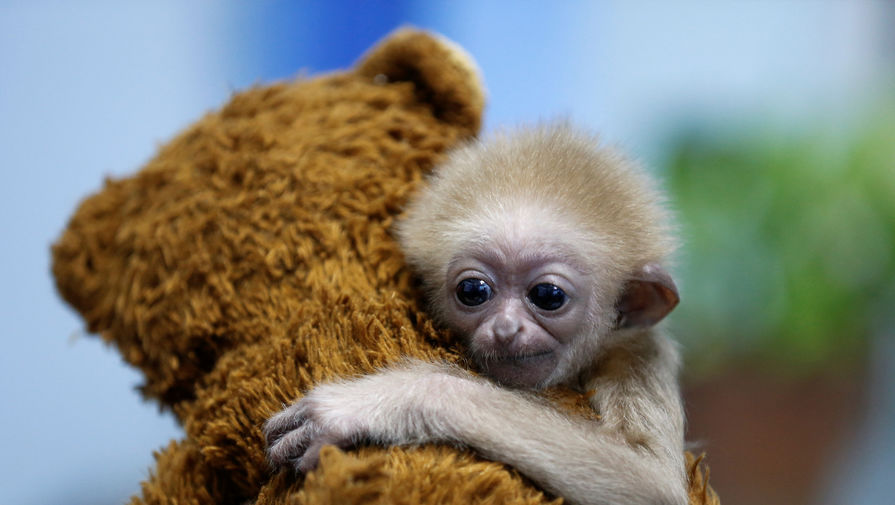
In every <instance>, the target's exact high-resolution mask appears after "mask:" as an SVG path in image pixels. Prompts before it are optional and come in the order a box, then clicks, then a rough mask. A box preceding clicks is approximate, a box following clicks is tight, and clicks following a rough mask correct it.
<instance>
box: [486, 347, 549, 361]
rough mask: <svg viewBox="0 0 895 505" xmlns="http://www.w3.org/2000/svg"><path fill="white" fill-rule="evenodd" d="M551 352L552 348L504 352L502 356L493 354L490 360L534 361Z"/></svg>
mask: <svg viewBox="0 0 895 505" xmlns="http://www.w3.org/2000/svg"><path fill="white" fill-rule="evenodd" d="M551 354H553V351H552V350H546V351H537V352H526V353H519V354H506V355H503V356H493V357H491V360H492V361H499V362H505V363H506V362H526V361H535V360H538V359H541V358H544V357H546V356H549V355H551Z"/></svg>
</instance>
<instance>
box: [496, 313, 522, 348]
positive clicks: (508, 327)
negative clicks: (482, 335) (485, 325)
mask: <svg viewBox="0 0 895 505" xmlns="http://www.w3.org/2000/svg"><path fill="white" fill-rule="evenodd" d="M521 329H522V325H520V324H519V322H518V321H517V320H516V319H515V318H512V317H509V316H506V315H499V316H497V318H496V319H495V320H494V325H493V326H492V327H491V330H492V331H493V332H494V338H496V339H497V341H498V342H501V343H506V342H510V341H511V340H513V338H514V337H515V336H516V334H518V333H519V330H521Z"/></svg>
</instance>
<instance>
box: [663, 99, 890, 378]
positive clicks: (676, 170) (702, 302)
mask: <svg viewBox="0 0 895 505" xmlns="http://www.w3.org/2000/svg"><path fill="white" fill-rule="evenodd" d="M886 110H887V111H889V112H890V113H889V114H880V115H879V117H880V119H879V120H876V121H872V122H871V124H870V125H869V126H865V127H862V128H859V129H853V131H852V132H851V133H850V134H849V135H848V136H847V138H846V137H844V136H843V135H834V134H814V135H811V134H807V135H802V136H799V137H793V136H791V135H789V136H782V135H780V134H779V132H777V133H776V134H775V133H768V132H762V131H761V130H760V129H755V128H753V129H748V131H746V132H744V131H730V130H728V131H727V132H724V131H723V129H722V131H719V130H718V129H714V130H712V131H711V132H710V133H707V130H703V131H702V132H700V131H699V130H697V129H689V130H688V131H686V132H684V133H680V134H678V135H677V136H676V137H675V138H676V140H675V141H674V142H672V144H671V147H670V150H669V151H668V152H669V153H670V154H669V158H668V162H667V166H666V169H667V172H666V174H667V177H668V184H669V188H670V190H671V192H672V198H673V201H674V205H675V207H676V208H677V210H678V214H679V220H680V222H681V227H682V230H681V231H682V235H683V237H684V242H685V245H684V248H683V250H682V252H681V254H680V257H679V265H678V267H679V268H678V274H679V277H680V284H681V291H682V303H681V306H680V308H679V309H678V313H677V314H675V317H674V318H673V322H672V327H673V329H674V332H675V334H676V336H677V337H678V339H679V340H681V341H682V343H683V344H684V346H685V349H686V351H687V356H688V367H690V368H692V369H694V370H696V371H697V373H699V372H703V373H705V372H710V371H711V370H713V369H715V368H717V367H719V366H722V365H725V364H730V362H731V361H735V360H744V359H746V360H755V359H758V360H761V361H762V362H763V363H765V364H767V365H769V366H770V368H771V369H776V370H778V371H781V372H786V373H794V374H802V373H806V372H810V371H816V370H817V369H818V368H819V367H822V368H830V367H834V368H836V367H841V366H842V365H847V364H849V363H854V360H855V359H856V358H859V357H860V356H862V355H863V353H864V352H865V351H866V348H867V341H868V339H869V337H870V336H871V335H872V334H873V333H874V332H879V331H884V330H882V329H881V328H889V329H891V328H892V327H893V326H892V324H893V322H895V305H893V304H895V113H892V112H893V111H895V108H886ZM865 124H867V123H865Z"/></svg>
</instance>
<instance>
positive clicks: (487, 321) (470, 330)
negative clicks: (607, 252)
mask: <svg viewBox="0 0 895 505" xmlns="http://www.w3.org/2000/svg"><path fill="white" fill-rule="evenodd" d="M563 249H564V248H562V247H558V246H552V245H547V244H545V246H544V247H537V248H534V250H532V249H531V248H518V247H512V246H510V245H500V244H493V245H492V246H490V247H487V248H469V249H467V250H465V251H464V252H463V253H461V254H458V255H457V256H456V259H455V260H454V261H452V262H451V263H450V265H449V267H448V272H447V276H446V282H445V286H444V289H445V290H446V292H445V296H444V300H445V307H444V311H443V314H444V318H445V322H446V323H447V324H448V325H450V326H451V327H453V328H454V329H455V330H457V331H458V332H459V333H460V334H462V335H466V336H467V339H468V340H469V344H470V348H471V351H472V357H473V359H474V361H475V362H476V364H477V365H478V367H479V368H480V369H481V370H482V372H484V373H485V374H487V375H488V376H490V377H491V378H493V379H495V380H496V381H498V382H500V383H502V384H505V385H509V386H513V387H520V388H538V387H544V386H549V385H552V384H555V383H557V382H559V381H560V380H562V379H563V377H558V376H557V375H558V374H557V373H556V371H557V370H564V369H566V368H568V367H567V366H564V365H565V364H566V363H567V362H568V360H569V354H570V353H571V351H572V344H573V343H574V342H576V341H577V340H579V339H578V338H576V337H578V336H579V335H581V334H582V333H586V332H588V330H589V329H591V327H592V324H591V322H590V321H591V318H590V317H589V315H590V314H591V313H593V309H594V307H593V305H594V303H593V287H592V283H591V282H588V276H587V275H586V273H585V272H584V270H583V269H582V268H579V267H577V266H576V265H574V261H573V260H572V259H570V258H569V257H568V256H566V255H563V254H561V253H560V251H562V250H563ZM520 251H523V252H520Z"/></svg>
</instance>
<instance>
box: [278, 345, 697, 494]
mask: <svg viewBox="0 0 895 505" xmlns="http://www.w3.org/2000/svg"><path fill="white" fill-rule="evenodd" d="M641 401H642V400H641V399H639V398H632V399H631V402H632V403H640V402H641ZM265 432H266V434H267V437H268V441H269V445H270V448H269V456H270V458H271V460H272V462H274V463H275V464H280V465H294V466H295V467H296V468H297V469H298V470H301V471H307V470H309V469H311V468H313V467H314V466H315V465H316V461H317V456H318V453H319V450H320V448H321V447H322V446H323V445H326V444H333V445H337V446H341V447H347V446H351V445H353V444H356V443H358V442H360V441H363V440H369V441H373V442H376V443H380V444H385V445H406V444H416V443H424V442H439V441H440V442H453V443H459V444H462V445H465V446H468V447H471V448H473V449H475V450H477V451H478V452H480V453H481V454H483V455H485V456H486V457H488V458H491V459H494V460H496V461H500V462H504V463H507V464H510V465H512V466H513V467H515V468H516V469H518V470H519V471H520V472H521V473H523V474H525V475H526V476H528V477H529V478H531V479H532V480H534V481H535V482H537V483H538V484H540V485H541V486H543V487H544V488H545V489H547V490H549V491H551V492H553V493H555V494H557V495H559V496H562V497H564V498H566V499H567V500H568V501H569V502H571V503H580V504H587V503H594V504H609V503H632V504H633V503H649V504H656V503H663V504H665V503H667V504H684V503H686V492H685V488H684V481H683V477H682V475H683V463H682V462H681V465H680V466H681V468H680V469H677V468H669V466H668V461H666V458H665V457H662V456H656V454H664V453H665V450H664V449H658V450H657V449H653V448H644V447H642V446H638V445H631V444H630V443H629V441H628V440H626V437H625V436H624V435H623V434H620V433H619V432H618V431H617V430H614V429H610V428H608V427H607V426H605V425H604V424H602V423H595V422H593V421H589V420H584V419H575V418H570V417H568V416H565V415H563V414H561V413H560V412H558V411H557V410H555V409H554V408H552V407H550V406H549V405H546V404H545V403H543V402H541V401H539V400H537V399H535V398H534V397H532V396H530V395H528V394H526V393H522V392H519V391H514V390H509V389H506V388H502V387H500V386H497V385H495V384H493V383H491V382H489V381H487V380H485V379H482V378H479V377H475V376H473V375H471V374H469V373H468V372H465V371H463V370H460V369H458V368H455V367H451V366H449V365H444V364H432V363H424V362H408V363H407V364H404V365H402V366H399V367H396V368H392V369H388V370H384V371H382V372H379V373H377V374H372V375H368V376H364V377H360V378H358V379H354V380H350V381H342V382H335V383H329V384H324V385H321V386H319V387H317V388H315V389H314V390H312V391H310V392H309V393H308V394H307V395H306V396H305V397H304V398H303V399H302V400H300V401H299V402H297V403H295V404H293V405H292V406H290V407H288V408H287V409H286V410H284V411H283V412H281V413H279V414H277V415H275V416H274V417H272V418H271V419H270V420H269V421H268V423H267V424H266V426H265ZM678 445H680V443H678ZM678 450H679V452H680V451H681V450H682V448H679V449H678ZM680 458H682V456H680V455H679V456H678V459H680Z"/></svg>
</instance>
